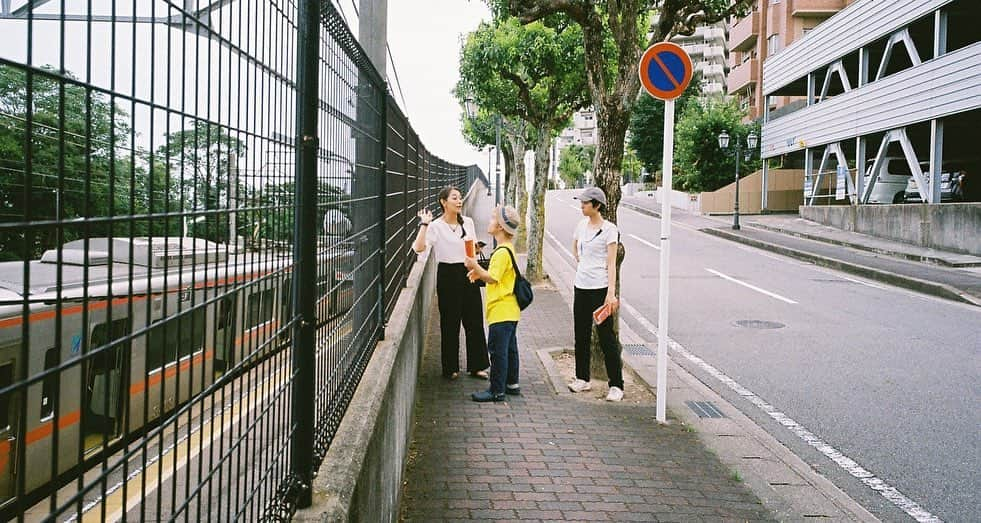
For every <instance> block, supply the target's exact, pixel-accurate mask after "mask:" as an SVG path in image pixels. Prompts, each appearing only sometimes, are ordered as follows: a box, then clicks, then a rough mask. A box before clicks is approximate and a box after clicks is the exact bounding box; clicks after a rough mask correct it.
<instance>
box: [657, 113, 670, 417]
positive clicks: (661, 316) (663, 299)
mask: <svg viewBox="0 0 981 523" xmlns="http://www.w3.org/2000/svg"><path fill="white" fill-rule="evenodd" d="M673 164H674V100H667V101H665V102H664V153H663V154H662V163H661V173H662V174H661V273H660V278H659V279H658V301H657V421H658V423H665V422H667V409H668V290H669V289H668V274H669V266H668V264H669V263H670V261H671V175H672V172H671V171H672V166H673Z"/></svg>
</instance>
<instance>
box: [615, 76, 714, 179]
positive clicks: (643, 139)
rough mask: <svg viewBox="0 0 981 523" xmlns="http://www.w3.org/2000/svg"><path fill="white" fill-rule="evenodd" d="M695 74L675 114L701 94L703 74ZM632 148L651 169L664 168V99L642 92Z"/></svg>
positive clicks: (630, 142) (634, 115)
mask: <svg viewBox="0 0 981 523" xmlns="http://www.w3.org/2000/svg"><path fill="white" fill-rule="evenodd" d="M698 76H700V75H696V77H695V78H692V81H691V85H690V86H689V87H688V89H686V90H685V92H684V93H683V94H682V95H681V96H680V97H678V99H677V101H676V102H675V114H676V115H678V116H677V117H680V116H682V115H684V114H685V111H686V110H688V107H689V106H691V105H692V104H693V103H697V102H698V98H699V97H700V96H701V87H700V86H699V78H698ZM627 142H628V145H629V146H630V149H631V150H633V151H634V153H636V155H637V158H638V159H639V160H640V162H641V163H642V164H643V166H644V168H645V169H647V172H650V173H653V172H654V171H659V170H661V158H662V156H663V154H664V102H662V101H661V100H658V99H656V98H654V97H653V96H650V95H648V94H647V93H641V94H640V99H639V100H637V105H636V106H635V107H634V110H633V112H632V113H631V114H630V138H629V140H627Z"/></svg>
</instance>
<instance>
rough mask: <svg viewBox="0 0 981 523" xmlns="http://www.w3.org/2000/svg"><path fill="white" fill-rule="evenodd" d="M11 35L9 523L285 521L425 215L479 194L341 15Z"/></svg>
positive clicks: (92, 19)
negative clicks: (401, 103) (451, 195)
mask: <svg viewBox="0 0 981 523" xmlns="http://www.w3.org/2000/svg"><path fill="white" fill-rule="evenodd" d="M0 31H2V33H3V35H4V36H3V41H4V44H3V47H2V49H0V519H3V520H7V519H15V518H16V519H19V520H28V519H30V520H36V519H37V520H59V521H64V520H75V519H81V518H89V519H100V520H119V519H132V520H145V519H152V520H164V519H165V520H172V519H176V520H195V521H202V520H207V521H230V520H250V521H251V520H276V519H285V518H288V517H289V516H290V514H292V511H293V510H294V509H295V508H296V504H297V503H301V504H302V503H303V502H304V498H305V497H308V494H309V493H308V491H307V489H308V488H309V484H310V481H309V480H310V478H311V476H312V473H313V471H314V470H316V469H317V467H318V466H319V463H320V461H321V460H322V458H323V456H324V454H325V452H326V449H327V448H328V447H329V445H330V442H331V439H332V438H333V435H334V432H335V430H336V428H337V426H338V424H339V423H340V420H341V418H342V417H343V415H344V412H345V409H346V407H347V404H348V402H349V400H350V397H351V395H352V394H353V391H354V389H355V387H356V386H357V383H358V381H359V379H360V377H361V373H362V372H363V369H364V367H365V365H366V363H367V360H368V359H369V358H370V356H371V351H372V349H373V347H374V346H375V344H376V342H377V340H378V339H379V338H380V337H382V336H383V335H384V325H385V321H386V318H387V317H388V314H390V312H391V310H392V308H393V307H394V304H395V301H396V300H397V298H398V293H399V291H400V289H401V288H402V287H403V286H404V283H405V281H406V278H407V275H408V272H409V270H410V268H411V266H412V263H413V262H414V255H413V254H412V253H411V249H410V247H409V246H410V244H411V242H412V240H413V238H414V235H415V232H416V231H417V229H418V227H417V222H416V220H417V218H416V212H417V211H418V210H419V208H421V207H422V206H426V207H430V208H433V207H435V205H436V201H435V194H436V192H437V191H438V190H439V189H440V188H441V187H443V186H444V185H448V184H455V185H457V186H459V187H460V188H461V189H463V190H464V192H466V190H467V189H468V188H469V187H470V186H471V185H472V184H473V183H474V181H475V180H477V179H482V180H483V181H484V183H486V179H484V178H483V174H482V173H480V171H479V169H475V168H465V167H461V166H457V165H453V164H449V163H447V162H445V161H442V160H440V159H438V158H435V157H433V156H432V155H430V154H429V153H428V152H427V151H426V150H425V148H424V147H423V146H422V145H421V144H420V142H419V139H418V137H417V136H416V135H415V133H414V132H413V131H412V129H411V126H410V125H409V123H408V121H407V119H406V118H405V117H404V116H403V115H402V114H401V112H400V111H399V110H398V108H397V107H396V105H395V103H394V101H393V100H392V99H391V97H390V96H388V95H387V94H386V93H387V89H386V85H385V83H384V82H383V81H382V80H381V78H380V77H379V76H378V74H377V72H375V70H374V69H373V68H372V67H371V66H370V64H369V62H368V60H367V59H366V58H365V55H364V53H363V52H362V50H361V49H360V47H359V46H358V44H357V42H356V40H355V39H354V37H353V36H352V35H351V33H350V31H349V29H348V28H347V27H346V26H345V25H344V23H343V22H342V21H341V18H340V17H339V15H338V14H337V13H336V12H335V11H334V9H333V7H332V6H331V4H330V2H316V1H309V0H304V1H302V2H299V3H297V2H293V1H288V0H273V1H268V0H235V1H227V0H214V1H205V0H198V1H180V2H177V1H164V0H147V1H142V0H141V1H132V2H116V1H112V0H91V1H89V2H64V1H62V2H51V1H47V0H31V1H24V0H20V1H17V0H11V1H6V0H4V1H3V2H2V4H0ZM311 38H312V40H310V39H311Z"/></svg>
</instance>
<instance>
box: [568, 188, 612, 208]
mask: <svg viewBox="0 0 981 523" xmlns="http://www.w3.org/2000/svg"><path fill="white" fill-rule="evenodd" d="M575 198H576V199H577V200H582V201H584V202H588V201H590V200H596V201H598V202H600V203H602V204H603V205H606V194H605V193H604V192H603V189H600V188H599V187H586V188H585V189H583V191H582V192H581V193H579V196H576V197H575Z"/></svg>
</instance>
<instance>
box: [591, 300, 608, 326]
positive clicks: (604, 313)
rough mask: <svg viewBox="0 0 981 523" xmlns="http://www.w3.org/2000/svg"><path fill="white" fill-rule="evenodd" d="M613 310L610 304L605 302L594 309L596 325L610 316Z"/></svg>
mask: <svg viewBox="0 0 981 523" xmlns="http://www.w3.org/2000/svg"><path fill="white" fill-rule="evenodd" d="M611 312H612V311H611V310H610V306H609V304H603V305H602V306H601V307H600V308H598V309H596V310H595V311H593V322H594V323H596V325H599V324H601V323H603V322H604V321H606V319H607V318H609V317H610V313H611Z"/></svg>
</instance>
